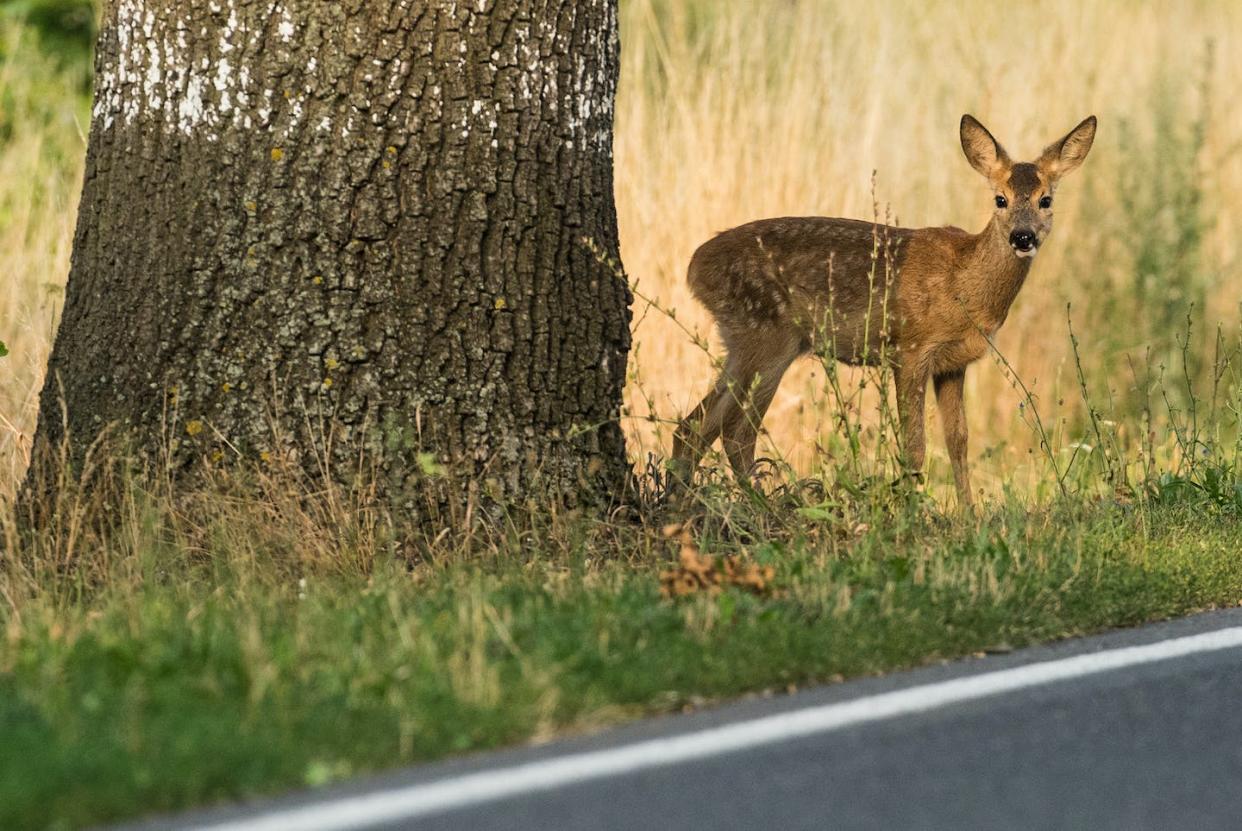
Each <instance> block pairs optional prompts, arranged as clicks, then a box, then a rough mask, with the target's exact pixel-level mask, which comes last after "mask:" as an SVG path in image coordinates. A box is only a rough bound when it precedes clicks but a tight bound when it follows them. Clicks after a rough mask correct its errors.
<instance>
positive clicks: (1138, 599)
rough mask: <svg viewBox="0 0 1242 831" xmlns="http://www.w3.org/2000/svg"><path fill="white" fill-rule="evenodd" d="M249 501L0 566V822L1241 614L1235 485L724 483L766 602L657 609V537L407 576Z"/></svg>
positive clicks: (319, 778) (345, 771)
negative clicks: (785, 492) (996, 505)
mask: <svg viewBox="0 0 1242 831" xmlns="http://www.w3.org/2000/svg"><path fill="white" fill-rule="evenodd" d="M242 496H243V493H242V491H240V490H237V489H236V488H234V489H233V490H232V491H230V493H229V496H228V498H226V497H225V496H224V495H223V494H221V493H216V494H215V495H214V497H213V499H212V501H211V502H206V501H204V502H203V503H201V504H199V505H198V506H196V507H186V505H185V503H184V502H180V503H177V502H174V501H172V500H165V499H164V498H162V497H158V496H152V495H151V494H143V493H139V492H136V491H135V492H131V493H130V496H129V498H128V499H127V500H126V501H125V504H127V505H128V508H127V509H126V510H125V511H124V512H123V513H122V514H121V515H120V516H117V515H115V514H110V515H109V517H108V518H106V519H105V518H103V517H102V516H101V517H100V518H99V519H98V520H97V524H96V525H94V526H92V524H91V523H90V522H86V523H83V524H82V525H81V526H80V533H81V534H82V535H83V541H84V543H85V544H83V545H81V547H80V548H78V549H77V550H76V552H68V550H67V549H65V548H64V539H65V538H64V537H61V538H60V539H61V542H60V543H54V542H53V541H52V540H51V539H50V538H48V539H44V540H42V541H41V542H40V543H39V545H42V546H44V547H43V548H42V549H41V550H40V551H39V552H30V554H29V556H23V557H18V558H15V559H14V560H13V561H11V562H10V563H9V565H8V567H7V568H6V569H5V571H4V578H3V579H0V586H2V587H3V588H4V591H5V595H6V601H7V602H6V603H4V604H0V629H2V630H3V637H0V733H3V735H4V737H5V740H4V741H3V742H0V827H5V828H10V827H13V828H24V827H31V828H38V827H77V826H81V825H85V824H88V823H93V822H101V821H106V820H111V819H119V818H123V817H130V816H134V815H139V814H143V813H149V812H155V811H163V810H173V809H177V808H181V807H186V806H191V805H200V804H205V803H211V802H215V801H220V800H226V799H236V798H239V797H242V796H248V795H253V794H259V793H270V792H274V791H277V790H279V789H281V788H287V787H296V786H304V785H318V784H323V783H325V782H328V781H331V780H334V779H337V778H341V777H344V776H348V775H353V774H357V773H361V772H364V771H368V770H376V769H380V768H384V767H388V766H392V765H398V764H402V763H406V762H414V761H419V760H426V759H433V758H437V757H441V756H444V755H446V754H451V753H459V752H463V751H469V750H479V749H484V748H490V747H497V746H501V745H505V744H511V743H515V742H521V741H525V740H528V739H531V738H537V737H538V738H542V737H547V736H549V735H551V734H553V733H558V732H563V731H574V730H583V729H590V728H596V727H599V726H601V725H606V724H610V723H613V722H617V721H619V720H621V719H624V718H630V717H634V716H637V715H639V714H643V713H657V712H669V711H675V710H678V709H681V708H683V707H685V706H688V705H694V704H699V703H702V702H704V701H710V700H716V699H722V698H727V697H729V696H735V695H738V694H741V693H746V692H754V691H759V690H784V689H786V688H787V687H788V686H789V685H802V684H806V683H811V682H816V681H825V680H829V679H834V678H837V677H839V676H846V677H848V676H857V675H860V674H867V673H873V672H881V671H886V670H891V669H895V668H898V667H906V666H913V665H917V664H922V663H926V662H928V661H934V660H937V659H941V658H951V657H956V656H963V655H969V654H971V653H974V652H976V651H979V650H984V649H987V648H990V647H996V646H1000V645H1005V646H1014V647H1017V646H1021V645H1023V644H1028V643H1033V642H1036V641H1042V640H1047V639H1050V638H1059V637H1064V636H1068V635H1074V634H1080V633H1084V632H1089V631H1093V630H1098V629H1101V628H1104V627H1111V626H1120V625H1127V624H1133V623H1138V622H1141V621H1146V620H1152V619H1157V618H1163V617H1168V616H1171V615H1178V614H1183V613H1186V612H1189V611H1193V610H1196V609H1202V608H1207V607H1211V606H1217V605H1224V604H1227V605H1234V604H1236V603H1237V602H1238V601H1239V600H1242V568H1239V567H1238V562H1237V552H1238V551H1239V550H1242V522H1240V521H1239V513H1240V509H1242V493H1239V494H1238V495H1237V499H1236V500H1234V499H1233V497H1230V496H1228V495H1226V496H1225V497H1224V498H1223V499H1215V498H1212V497H1210V496H1209V495H1208V494H1207V493H1206V492H1205V491H1204V490H1203V489H1201V488H1198V487H1194V486H1191V485H1186V486H1173V485H1169V486H1168V487H1166V488H1165V490H1163V491H1153V492H1152V493H1151V494H1149V495H1147V496H1145V497H1144V498H1143V499H1141V500H1139V501H1137V502H1134V503H1130V504H1125V503H1118V502H1113V501H1107V502H1099V503H1097V504H1094V505H1087V504H1084V503H1082V502H1078V503H1065V504H1064V505H1063V506H1062V507H1051V508H1045V509H1039V510H1034V511H1028V510H1021V509H1019V508H1017V507H1011V508H1007V509H998V510H996V511H994V512H992V513H989V514H988V515H986V516H984V517H981V518H978V519H966V518H961V517H958V518H950V517H947V516H946V515H944V514H941V513H939V512H938V511H936V510H934V509H932V508H931V507H930V505H929V504H928V503H926V502H925V501H923V500H922V499H920V498H917V497H914V496H912V495H905V496H904V497H903V496H901V495H898V496H897V497H889V496H888V495H887V494H885V495H884V496H883V498H876V499H872V500H869V501H864V502H856V501H849V500H846V501H840V502H837V503H836V505H835V507H834V508H833V509H832V510H831V511H825V510H824V509H823V508H822V507H814V506H812V508H811V509H809V510H803V511H801V512H800V513H798V512H793V513H788V512H787V509H790V508H792V507H794V506H793V505H792V504H790V503H788V502H786V503H785V504H781V505H774V504H768V503H767V502H766V501H765V500H763V499H758V501H757V502H756V501H753V500H752V501H751V502H750V503H747V501H746V500H744V499H741V498H740V497H739V496H738V495H737V494H732V495H728V494H716V495H715V496H716V497H717V498H718V500H719V501H716V502H714V503H712V504H713V505H714V507H715V508H717V509H719V510H718V511H717V512H715V513H710V514H708V519H707V520H705V521H704V524H703V528H702V530H701V531H700V533H699V536H700V538H701V539H702V540H703V545H704V548H705V550H709V551H713V552H716V553H742V554H745V555H746V556H749V557H751V558H753V559H755V560H757V561H759V562H763V563H767V564H771V565H772V566H774V567H775V569H776V579H775V585H776V587H777V592H776V593H774V594H772V595H770V596H766V597H760V596H755V595H751V594H747V593H743V592H740V591H739V590H736V589H730V590H727V591H725V592H724V593H722V594H720V595H718V596H715V597H710V596H706V595H701V594H700V595H695V596H691V597H688V598H683V599H681V600H677V601H672V600H666V599H664V598H662V597H661V596H660V594H659V583H658V573H659V572H660V570H661V569H664V568H667V567H668V564H669V562H670V560H671V559H672V557H673V555H674V550H673V549H674V546H673V544H672V543H670V542H668V541H666V540H664V539H663V538H662V537H661V536H660V535H659V533H658V531H656V530H655V529H651V528H645V527H644V526H642V525H641V524H639V525H618V524H605V523H600V522H596V521H590V520H586V519H582V518H575V517H572V516H566V517H553V518H542V519H535V520H533V523H534V524H533V525H532V526H530V527H527V529H526V531H525V532H524V533H520V532H519V531H518V530H517V528H518V526H516V525H515V526H510V527H509V528H508V529H507V530H496V531H495V532H493V533H492V534H490V535H485V537H486V538H480V539H478V540H475V541H474V542H472V543H463V542H462V540H460V539H458V540H456V541H455V542H453V543H452V545H453V546H454V547H455V549H456V551H457V553H456V554H455V555H453V556H451V557H441V556H439V555H438V554H436V553H435V552H434V551H429V552H428V555H429V559H428V560H426V561H424V562H421V563H417V564H414V565H408V564H407V562H406V561H405V560H403V559H401V560H399V559H395V558H392V557H388V556H384V555H382V554H379V553H377V552H378V551H379V550H380V549H382V548H383V546H382V545H378V544H376V541H378V540H381V539H383V538H384V537H385V536H386V534H387V531H390V530H391V529H387V531H386V530H385V529H384V528H383V527H382V526H371V527H369V528H368V527H363V526H364V525H365V523H361V524H360V523H357V522H354V523H353V524H351V517H354V518H355V519H356V515H355V514H353V513H352V512H349V511H345V512H344V513H342V514H340V515H338V516H337V517H336V519H335V520H333V521H332V522H331V523H328V522H326V520H327V519H329V515H328V514H327V513H324V514H317V513H316V510H315V508H314V506H313V505H311V504H310V503H308V501H307V499H306V498H305V497H302V498H293V497H292V496H291V497H290V498H289V499H287V500H281V499H277V498H273V496H272V492H271V491H270V490H264V489H262V488H259V489H258V490H255V491H253V492H252V493H251V494H250V496H251V497H252V498H249V499H245V498H240V497H242ZM726 496H729V497H730V498H725V497H726ZM336 510H341V509H340V507H339V504H338V507H337V508H336ZM83 515H86V514H83ZM191 520H192V521H191ZM320 523H322V524H320ZM864 526H869V527H866V528H864ZM92 529H93V530H92ZM247 539H248V540H250V541H251V542H250V544H249V545H247V544H244V543H243V542H242V541H243V540H247ZM359 540H369V541H370V542H367V543H366V544H365V545H364V546H362V547H358V546H357V543H358V541H359ZM58 545H59V546H60V548H57V546H58ZM462 546H465V547H464V548H463V547H462ZM36 547H37V546H36ZM364 550H365V551H366V552H369V554H365V556H361V557H360V556H358V555H359V554H360V553H364ZM55 551H61V553H63V554H67V556H64V557H59V556H57V555H56V554H55V553H54V552H55ZM58 562H59V565H57V564H56V563H58ZM49 563H52V565H51V566H49Z"/></svg>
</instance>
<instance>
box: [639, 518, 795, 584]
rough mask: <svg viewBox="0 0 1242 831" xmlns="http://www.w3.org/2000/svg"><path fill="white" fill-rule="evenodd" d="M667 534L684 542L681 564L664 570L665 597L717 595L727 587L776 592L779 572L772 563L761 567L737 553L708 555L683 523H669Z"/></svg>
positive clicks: (680, 556)
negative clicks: (702, 593) (775, 579)
mask: <svg viewBox="0 0 1242 831" xmlns="http://www.w3.org/2000/svg"><path fill="white" fill-rule="evenodd" d="M664 536H665V537H667V538H669V539H676V540H677V541H678V542H679V543H680V544H681V550H680V551H679V553H678V564H677V566H676V567H675V568H672V569H670V570H668V571H663V572H660V593H661V594H662V595H664V596H665V597H684V596H686V595H689V594H695V593H697V592H706V593H707V594H709V595H716V594H719V593H720V592H721V591H722V590H723V589H724V587H726V586H736V587H737V588H740V589H743V590H745V591H749V592H752V593H754V594H760V595H766V594H770V593H771V592H772V578H773V577H774V576H775V574H776V572H775V570H774V569H773V568H772V567H771V566H761V565H759V564H758V563H753V562H750V561H748V560H746V559H744V558H742V557H739V556H736V555H729V556H726V557H713V556H712V555H710V554H704V553H703V552H702V551H700V550H699V547H698V545H696V544H695V542H694V538H693V537H691V536H690V529H689V528H688V527H686V526H685V525H682V524H674V525H669V526H666V527H665V528H664Z"/></svg>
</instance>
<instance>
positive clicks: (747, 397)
mask: <svg viewBox="0 0 1242 831" xmlns="http://www.w3.org/2000/svg"><path fill="white" fill-rule="evenodd" d="M802 352H803V347H802V345H801V344H800V343H798V342H797V341H794V340H784V341H782V340H781V339H771V340H766V341H765V342H763V343H762V344H761V345H759V344H758V342H756V346H755V348H753V349H751V350H747V351H746V352H744V353H742V357H739V359H738V360H737V362H736V364H735V365H734V366H733V367H732V370H733V372H732V375H731V379H732V386H731V387H730V389H729V390H728V392H726V393H725V396H724V398H723V399H722V401H721V405H720V406H721V408H722V410H723V412H722V413H721V427H720V431H721V443H722V444H723V445H724V451H725V455H727V456H728V457H729V464H730V466H732V468H733V474H734V476H735V477H737V480H738V481H739V482H745V481H748V480H749V478H750V474H751V472H752V469H753V468H754V466H755V444H756V443H757V441H758V439H759V430H760V428H761V427H762V425H763V418H764V416H766V415H767V413H768V407H770V406H771V405H772V399H773V397H775V395H776V390H777V389H778V388H779V387H780V385H781V379H782V378H784V377H785V371H786V370H788V369H789V365H790V364H792V363H793V362H794V360H795V359H796V358H797V357H798V356H799V355H800V354H802Z"/></svg>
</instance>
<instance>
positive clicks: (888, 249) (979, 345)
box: [673, 115, 1096, 504]
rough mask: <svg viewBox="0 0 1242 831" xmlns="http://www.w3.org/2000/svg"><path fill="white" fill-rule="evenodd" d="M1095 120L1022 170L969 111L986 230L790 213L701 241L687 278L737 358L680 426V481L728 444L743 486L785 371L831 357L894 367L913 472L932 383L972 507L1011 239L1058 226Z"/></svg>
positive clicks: (1011, 290) (970, 148)
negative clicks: (998, 203)
mask: <svg viewBox="0 0 1242 831" xmlns="http://www.w3.org/2000/svg"><path fill="white" fill-rule="evenodd" d="M1095 124H1096V122H1095V117H1094V116H1092V117H1090V118H1088V119H1086V120H1085V121H1083V122H1082V123H1081V124H1079V125H1078V126H1077V127H1075V128H1074V129H1073V130H1071V131H1070V132H1069V134H1067V135H1066V137H1065V138H1063V139H1061V140H1060V141H1058V142H1055V143H1053V144H1052V145H1050V146H1049V147H1048V148H1047V149H1046V150H1045V151H1044V153H1043V155H1042V156H1041V157H1040V158H1039V160H1038V161H1036V162H1033V163H1016V164H1015V163H1014V162H1012V161H1011V160H1010V159H1009V156H1008V154H1007V153H1005V150H1004V148H1002V147H1001V146H1000V144H999V143H997V142H996V140H995V139H993V138H992V135H991V134H990V133H988V131H987V130H986V129H985V128H984V127H983V125H982V124H980V123H979V122H978V121H976V120H975V119H974V118H972V117H971V116H969V115H967V116H963V117H962V123H961V130H960V132H961V141H962V149H963V151H964V152H965V154H966V157H967V159H968V160H969V161H970V163H971V165H972V166H973V167H974V168H975V169H976V170H978V171H979V172H980V173H981V174H983V175H984V176H985V177H986V178H987V179H988V181H989V182H990V183H991V185H992V187H993V189H994V191H995V194H994V197H993V198H994V199H995V198H998V197H1004V200H1005V203H1006V204H1005V206H1004V207H998V208H997V210H996V213H995V214H994V215H993V217H992V220H991V221H990V222H989V223H988V225H987V227H986V228H984V229H983V231H981V232H980V233H978V234H971V233H968V232H966V231H963V230H962V229H960V228H952V227H946V228H919V229H908V228H895V227H891V226H887V225H880V224H876V223H872V222H860V221H858V220H853V219H830V218H825V217H786V218H781V219H765V220H760V221H758V222H751V223H749V224H747V225H742V226H739V227H737V228H734V229H732V230H729V231H725V232H724V233H722V234H720V235H719V236H717V237H715V238H714V239H712V240H710V241H709V242H707V243H705V244H703V245H702V246H701V247H700V248H699V249H698V251H696V252H695V253H694V257H693V258H692V259H691V261H690V268H689V271H688V274H687V280H688V281H689V284H690V288H691V290H692V291H693V292H694V295H695V297H696V298H698V299H699V301H700V302H702V303H703V305H704V306H706V307H707V309H708V310H709V311H710V312H711V313H712V315H713V316H714V317H715V319H716V323H717V325H718V326H719V328H720V334H721V337H722V338H723V340H724V345H725V349H726V350H727V353H728V356H727V358H726V361H725V366H724V371H723V372H722V373H721V375H720V378H719V379H718V380H717V381H716V384H715V386H714V387H713V389H712V390H711V392H709V393H708V394H707V396H706V397H705V398H704V399H703V400H702V402H700V403H699V405H698V406H697V407H696V408H695V409H694V410H693V411H692V412H691V413H690V414H689V415H687V416H686V418H685V419H683V420H682V422H681V424H680V425H679V426H678V428H677V433H676V436H675V437H674V443H673V459H674V467H673V473H674V475H675V477H677V479H678V480H679V481H680V482H682V483H685V482H688V481H689V479H690V477H691V475H692V474H693V471H694V469H695V467H697V465H698V462H699V459H700V458H701V457H702V455H703V454H704V453H705V452H706V450H707V448H708V447H709V446H710V445H711V443H712V442H713V441H715V439H716V438H717V437H720V438H721V440H722V443H723V445H724V449H725V453H726V454H727V455H728V457H729V462H730V464H731V465H732V467H733V469H734V472H735V474H736V475H737V476H738V478H739V479H743V480H744V479H745V478H746V477H747V476H748V475H749V473H750V469H751V467H752V465H753V464H754V457H755V442H756V439H757V437H758V431H759V428H760V425H761V424H762V422H763V417H764V414H765V413H766V412H767V409H768V406H769V405H770V404H771V403H772V397H773V396H774V395H775V394H776V389H777V387H778V386H779V385H780V382H781V378H782V376H783V375H784V373H785V370H786V369H788V368H789V365H790V364H791V363H793V361H794V360H795V359H797V358H798V357H799V356H801V355H804V354H806V353H807V352H809V351H811V350H812V349H813V348H823V349H825V351H826V352H827V353H828V354H831V355H833V356H835V357H836V358H837V359H838V360H840V361H843V362H845V363H848V364H855V365H858V364H865V365H875V364H878V363H880V362H882V361H883V362H887V363H888V364H889V365H891V366H892V368H893V375H894V379H895V385H896V388H897V408H898V412H899V415H900V418H901V422H902V439H903V447H902V452H903V459H904V461H905V464H906V466H907V468H908V469H909V470H910V471H911V472H912V473H914V474H916V475H919V474H921V471H922V467H923V456H924V446H925V443H924V437H923V422H924V411H925V398H926V390H927V382H928V379H931V380H932V382H933V385H934V388H935V392H936V400H937V403H938V404H939V406H940V409H941V413H942V416H943V420H944V426H945V440H946V444H947V446H948V450H949V458H950V461H951V462H952V465H953V477H954V481H955V483H956V485H957V492H958V496H959V499H960V501H961V502H962V503H963V504H969V503H970V500H971V492H970V473H969V469H968V465H967V450H966V441H967V432H966V416H965V410H964V408H963V400H962V388H963V383H964V379H965V373H966V367H967V366H969V365H970V364H971V363H973V362H974V361H976V360H978V359H979V358H981V357H982V356H983V355H984V354H986V353H987V350H988V338H990V337H991V336H992V335H994V334H995V333H996V331H997V330H998V329H999V328H1000V326H1001V324H1003V323H1004V322H1005V318H1006V317H1007V316H1008V314H1009V307H1010V305H1011V304H1012V303H1013V301H1014V298H1016V297H1017V295H1018V292H1019V291H1020V290H1021V288H1022V284H1023V283H1024V282H1025V280H1026V276H1027V272H1028V271H1029V269H1030V265H1031V261H1032V258H1033V254H1032V256H1028V257H1021V256H1019V253H1018V249H1017V248H1016V247H1015V245H1016V244H1011V241H1012V240H1013V239H1014V237H1013V236H1011V235H1014V234H1017V233H1029V234H1030V235H1031V237H1032V238H1033V239H1034V240H1035V248H1034V251H1038V246H1039V245H1041V244H1042V243H1043V241H1044V240H1045V239H1046V238H1047V235H1048V233H1049V231H1050V230H1051V228H1052V209H1051V207H1047V208H1044V207H1042V206H1041V204H1040V200H1041V199H1042V198H1043V197H1044V196H1048V197H1051V196H1052V193H1053V190H1054V189H1055V187H1056V184H1057V181H1058V180H1059V179H1060V177H1062V176H1064V175H1065V174H1066V173H1068V172H1070V171H1071V170H1073V169H1074V168H1076V167H1078V165H1080V164H1081V163H1082V160H1083V159H1084V158H1085V157H1086V155H1087V152H1088V151H1089V150H1090V149H1091V143H1092V140H1093V139H1094V136H1095ZM1019 244H1020V243H1019Z"/></svg>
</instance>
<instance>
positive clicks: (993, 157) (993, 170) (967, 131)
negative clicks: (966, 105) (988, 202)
mask: <svg viewBox="0 0 1242 831" xmlns="http://www.w3.org/2000/svg"><path fill="white" fill-rule="evenodd" d="M961 133H962V152H963V153H965V154H966V161H968V162H970V166H971V167H973V168H974V169H975V170H977V171H979V172H980V173H982V174H983V175H984V176H986V177H988V178H989V179H996V178H999V177H1000V175H1001V174H1002V173H1004V172H1005V171H1007V170H1008V169H1009V168H1010V167H1011V166H1012V163H1011V162H1010V161H1009V154H1008V153H1006V152H1005V148H1003V147H1001V146H1000V142H998V141H997V140H996V139H994V138H992V134H991V133H989V132H988V130H987V128H986V127H984V126H983V125H982V124H980V123H979V122H978V120H976V119H975V117H974V116H972V115H964V116H962V126H961Z"/></svg>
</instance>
